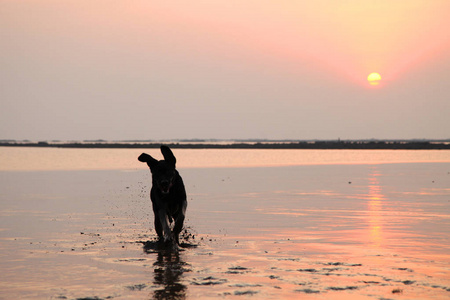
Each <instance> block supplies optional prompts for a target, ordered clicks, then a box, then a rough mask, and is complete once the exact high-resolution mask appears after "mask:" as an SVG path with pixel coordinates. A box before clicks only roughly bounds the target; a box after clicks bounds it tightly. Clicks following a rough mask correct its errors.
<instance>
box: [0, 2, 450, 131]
mask: <svg viewBox="0 0 450 300" xmlns="http://www.w3.org/2000/svg"><path fill="white" fill-rule="evenodd" d="M448 12H450V1H447V0H432V1H429V0H427V1H419V0H409V1H387V0H381V1H380V0H379V1H360V0H346V1H345V0H317V1H256V0H254V1H253V0H252V1H224V0H223V1H222V0H217V1H198V0H196V1H177V2H176V3H173V2H161V1H149V0H145V1H144V0H136V1H115V2H111V1H109V0H96V1H87V0H66V1H59V0H25V1H15V0H0V36H1V37H2V38H1V39H0V48H1V49H2V51H1V52H0V62H1V63H2V68H1V70H0V81H1V82H2V83H3V88H2V90H1V92H0V93H1V94H0V98H1V100H0V101H2V102H1V104H2V110H1V113H0V114H1V115H0V128H1V129H0V138H18V139H19V138H33V137H36V138H37V137H41V138H42V139H44V138H56V139H66V138H67V139H70V138H73V139H76V138H77V137H79V138H89V136H91V137H92V138H106V139H107V138H108V137H109V138H117V139H120V138H123V139H128V138H131V137H133V138H137V139H139V138H147V137H148V136H147V135H148V133H147V132H148V131H147V130H144V129H143V128H144V127H150V128H154V127H158V124H160V123H161V122H162V121H163V120H162V118H163V117H162V115H159V116H158V117H156V118H150V119H149V118H148V115H147V114H146V112H147V111H148V110H157V111H172V112H174V114H175V119H176V120H179V121H177V122H174V123H173V126H172V127H170V128H167V132H163V131H158V132H157V133H154V136H153V133H152V134H151V135H152V136H153V138H299V139H302V138H305V139H308V138H319V139H320V138H336V137H338V136H341V137H348V138H372V137H375V138H414V137H430V138H431V137H435V138H436V137H441V138H444V137H445V138H447V137H448V134H447V133H446V131H445V130H444V129H443V128H449V127H450V124H449V121H448V120H447V119H448V118H445V117H444V114H442V112H443V111H448V112H450V107H449V104H448V100H447V98H448V89H449V88H448V77H449V76H450V75H449V68H450V67H449V65H450V55H449V53H450V30H448V28H450V18H448V17H447V15H448ZM371 72H379V73H380V74H381V76H382V82H381V83H380V84H379V85H376V86H374V85H370V84H368V82H367V76H368V75H369V73H371ZM105 109H106V110H105ZM51 111H53V112H54V111H57V112H60V113H57V114H51V113H50V112H51ZM399 111H401V114H399ZM36 112H39V113H36ZM124 112H127V114H124ZM98 116H101V117H100V119H99V118H98ZM367 116H369V117H367ZM380 116H383V117H382V118H381V117H380ZM24 118H25V119H29V120H30V124H28V125H27V124H23V123H20V121H19V120H21V119H24ZM67 120H70V121H71V123H70V124H68V123H67ZM80 120H83V121H80ZM117 120H121V122H124V123H126V124H127V126H121V122H117ZM299 120H301V121H299ZM205 122H206V123H207V125H205ZM186 123H188V124H191V127H189V128H187V127H186V126H184V124H186ZM55 124H58V125H56V126H55ZM419 124H420V125H419ZM143 125H145V126H143ZM110 128H116V130H112V131H111V130H110Z"/></svg>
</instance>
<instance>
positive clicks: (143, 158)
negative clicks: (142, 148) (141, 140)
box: [138, 153, 158, 169]
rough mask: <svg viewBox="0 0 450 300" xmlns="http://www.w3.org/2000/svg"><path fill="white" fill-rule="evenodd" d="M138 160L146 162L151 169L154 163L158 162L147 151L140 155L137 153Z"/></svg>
mask: <svg viewBox="0 0 450 300" xmlns="http://www.w3.org/2000/svg"><path fill="white" fill-rule="evenodd" d="M138 160H139V161H140V162H145V163H147V165H148V166H149V167H150V169H152V167H153V166H154V165H156V163H157V162H158V161H157V160H156V159H154V158H153V157H151V156H150V155H148V154H147V153H142V154H141V155H139V157H138Z"/></svg>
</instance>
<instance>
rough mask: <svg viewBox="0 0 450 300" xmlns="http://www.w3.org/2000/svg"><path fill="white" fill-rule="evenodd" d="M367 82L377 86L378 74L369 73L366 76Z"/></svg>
mask: <svg viewBox="0 0 450 300" xmlns="http://www.w3.org/2000/svg"><path fill="white" fill-rule="evenodd" d="M367 80H368V81H369V83H370V84H371V85H378V84H379V83H380V81H381V75H380V74H379V73H370V74H369V76H367Z"/></svg>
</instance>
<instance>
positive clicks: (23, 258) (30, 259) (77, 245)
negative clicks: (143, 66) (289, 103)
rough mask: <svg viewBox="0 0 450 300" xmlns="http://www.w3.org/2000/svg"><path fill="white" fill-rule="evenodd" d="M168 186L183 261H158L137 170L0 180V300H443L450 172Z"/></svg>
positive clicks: (310, 175) (388, 168) (192, 171)
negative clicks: (173, 191) (180, 212)
mask: <svg viewBox="0 0 450 300" xmlns="http://www.w3.org/2000/svg"><path fill="white" fill-rule="evenodd" d="M175 154H176V155H177V153H176V152H175ZM179 160H180V159H179ZM180 173H181V175H182V176H183V179H184V181H185V184H186V189H187V191H188V201H189V206H188V211H187V221H186V224H185V225H186V234H185V239H184V241H183V242H184V243H185V244H187V245H190V246H191V247H187V248H182V249H181V250H180V251H167V250H164V249H163V250H161V249H159V248H155V247H150V248H148V247H147V248H144V246H143V245H144V243H146V242H147V241H153V240H154V238H155V233H154V230H153V229H152V227H153V226H152V224H153V215H152V211H151V206H150V200H149V196H148V195H149V188H150V184H149V183H150V174H149V173H148V171H147V170H145V168H139V170H136V171H134V170H132V171H130V170H128V171H125V170H103V171H34V172H21V171H14V172H11V171H3V172H0V178H1V181H0V190H1V191H2V193H1V195H0V201H1V210H0V215H1V218H0V258H1V260H0V269H1V270H2V272H1V273H0V298H4V299H14V298H22V299H26V298H29V299H82V298H88V297H90V298H93V299H95V297H97V298H100V299H163V298H166V299H167V298H169V299H170V298H172V299H198V298H217V297H219V298H225V299H246V298H255V299H292V298H302V299H448V297H449V296H450V279H449V278H450V238H449V237H450V234H449V233H450V232H449V231H450V226H449V225H450V205H449V204H450V163H396V164H373V163H370V164H317V165H303V166H290V167H287V166H286V167H259V168H182V169H180ZM150 245H151V244H150ZM194 245H196V247H192V246H194Z"/></svg>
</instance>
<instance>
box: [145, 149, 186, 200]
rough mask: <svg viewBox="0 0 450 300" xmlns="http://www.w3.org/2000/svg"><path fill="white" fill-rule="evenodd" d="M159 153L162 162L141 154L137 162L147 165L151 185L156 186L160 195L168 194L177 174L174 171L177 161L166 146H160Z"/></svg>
mask: <svg viewBox="0 0 450 300" xmlns="http://www.w3.org/2000/svg"><path fill="white" fill-rule="evenodd" d="M161 153H162V155H163V156H164V160H159V161H158V160H156V159H154V158H153V157H151V156H150V155H148V154H147V153H142V154H141V155H140V156H139V157H138V160H139V161H141V162H145V163H147V165H148V166H149V167H150V171H151V172H152V177H153V184H154V185H156V187H157V188H158V189H159V190H160V191H161V193H163V194H168V193H169V192H170V189H171V188H172V186H173V184H174V180H175V176H176V174H177V172H176V170H175V163H176V162H177V160H176V158H175V156H174V155H173V153H172V151H171V150H170V148H169V147H167V146H161Z"/></svg>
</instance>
